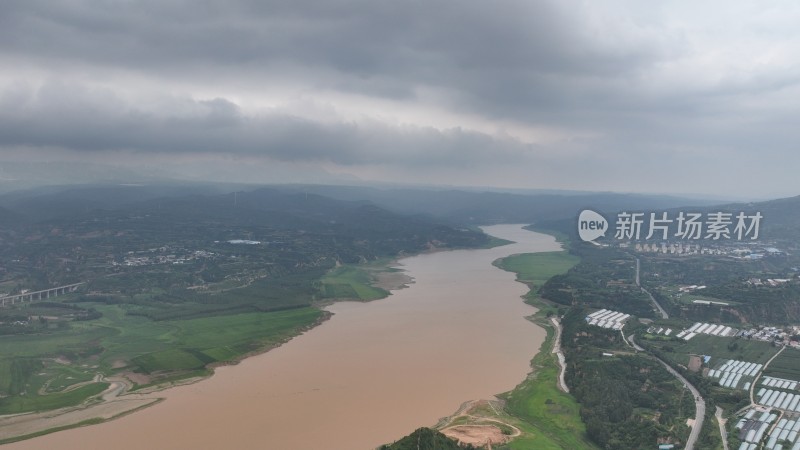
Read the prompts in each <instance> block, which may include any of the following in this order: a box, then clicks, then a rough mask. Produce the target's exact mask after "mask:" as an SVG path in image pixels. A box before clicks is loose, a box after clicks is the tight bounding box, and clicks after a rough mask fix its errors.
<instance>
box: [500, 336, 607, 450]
mask: <svg viewBox="0 0 800 450" xmlns="http://www.w3.org/2000/svg"><path fill="white" fill-rule="evenodd" d="M552 334H553V333H552V329H548V339H547V341H546V342H545V343H544V345H543V346H542V350H541V351H540V352H539V354H538V355H536V357H535V358H534V359H533V367H534V372H533V373H532V374H531V376H530V377H529V378H528V379H527V380H525V381H523V382H522V383H520V384H519V385H518V386H517V387H516V388H514V390H513V391H511V392H509V393H507V394H503V395H502V397H503V398H504V399H505V400H506V401H507V402H508V403H507V406H506V408H507V409H508V412H509V413H510V414H511V415H513V416H515V417H517V418H519V419H520V420H521V421H522V422H523V423H522V424H521V425H520V429H522V430H523V432H524V433H523V434H522V436H520V437H519V438H517V439H514V440H513V441H512V442H511V443H510V444H509V448H511V449H513V450H539V449H564V448H569V449H594V448H597V447H596V446H595V445H594V444H592V443H591V442H590V441H589V440H588V438H586V426H585V425H584V424H583V422H582V421H581V418H580V405H579V404H578V403H577V402H576V401H575V399H574V398H573V397H572V396H571V395H569V394H565V393H563V392H561V391H560V390H559V389H558V385H557V379H558V363H557V360H556V358H555V356H554V355H553V354H552V353H550V352H549V350H550V349H551V348H552Z"/></svg>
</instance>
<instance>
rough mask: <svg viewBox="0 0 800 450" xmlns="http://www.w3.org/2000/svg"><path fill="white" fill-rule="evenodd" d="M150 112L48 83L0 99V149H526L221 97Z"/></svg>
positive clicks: (443, 155) (399, 158)
mask: <svg viewBox="0 0 800 450" xmlns="http://www.w3.org/2000/svg"><path fill="white" fill-rule="evenodd" d="M158 105H159V106H158V108H157V111H148V110H143V109H140V108H139V107H137V105H135V104H129V103H127V102H126V101H125V100H124V99H122V98H121V97H120V96H118V95H115V93H114V92H112V91H108V90H92V89H87V88H84V87H82V86H79V85H71V84H63V83H48V84H46V85H44V86H43V87H41V88H40V89H37V90H33V89H24V88H19V87H18V88H17V89H14V90H9V91H7V92H4V93H2V94H0V147H3V146H5V147H14V146H32V147H61V148H67V149H70V150H75V151H81V152H97V151H107V150H134V151H139V152H142V153H147V152H157V153H165V154H170V153H172V154H176V155H177V154H185V153H219V154H230V155H246V156H263V157H268V158H272V159H276V160H282V161H330V162H334V163H338V164H343V165H349V164H397V165H401V166H414V165H430V164H433V165H447V166H465V165H467V166H468V165H471V164H476V163H482V162H486V161H489V160H491V161H495V162H496V161H503V160H520V159H523V158H524V152H526V151H527V150H529V149H530V148H531V146H529V145H525V144H522V143H519V142H517V141H514V140H512V139H507V140H503V139H499V138H496V137H492V136H489V135H486V134H482V133H477V132H472V131H468V130H462V129H459V128H453V129H446V130H439V129H436V128H432V127H419V126H390V125H386V124H383V123H380V122H368V123H355V122H342V121H338V122H330V123H323V122H319V121H312V120H308V119H305V118H302V117H298V116H294V115H291V114H288V113H285V112H281V111H272V112H268V113H262V114H257V115H250V116H244V115H242V114H241V111H240V108H239V107H238V106H237V105H236V104H234V103H232V102H230V101H228V100H226V99H222V98H215V99H211V100H199V101H198V100H192V99H188V98H174V97H170V98H164V99H160V101H159V103H158Z"/></svg>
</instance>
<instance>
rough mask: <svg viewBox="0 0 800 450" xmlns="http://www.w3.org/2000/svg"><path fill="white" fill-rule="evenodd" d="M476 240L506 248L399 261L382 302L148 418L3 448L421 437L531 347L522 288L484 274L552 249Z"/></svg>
mask: <svg viewBox="0 0 800 450" xmlns="http://www.w3.org/2000/svg"><path fill="white" fill-rule="evenodd" d="M485 231H486V232H487V233H489V234H492V235H494V236H497V237H501V238H504V239H508V240H513V241H515V242H516V243H515V244H511V245H506V246H502V247H497V248H493V249H484V250H456V251H445V252H437V253H430V254H424V255H419V256H414V257H410V258H406V259H403V260H401V261H400V266H399V267H401V268H403V269H404V270H405V271H406V273H407V274H408V275H410V276H411V277H413V278H414V283H413V284H412V285H411V286H410V287H408V288H406V289H402V290H398V291H395V292H394V293H393V295H391V296H390V297H388V298H386V299H384V300H378V301H374V302H370V303H354V302H342V303H337V304H335V305H333V306H330V307H329V308H328V309H329V310H330V311H331V312H333V313H334V316H333V317H332V318H331V319H330V320H328V321H327V322H325V323H323V324H322V325H321V326H319V327H317V328H314V329H313V330H311V331H309V332H306V333H304V334H303V335H301V336H298V337H296V338H295V339H293V340H292V341H290V342H289V343H287V344H285V345H283V346H281V347H279V348H276V349H274V350H271V351H269V352H267V353H264V354H262V355H258V356H254V357H251V358H248V359H246V360H245V361H243V362H242V363H240V364H238V365H236V366H229V367H221V368H218V369H217V371H216V374H215V375H214V376H213V377H211V378H210V379H207V380H204V381H202V382H199V383H195V384H192V385H188V386H182V387H177V388H173V389H169V390H167V391H164V392H162V393H160V394H159V395H161V396H163V397H165V398H166V401H164V402H162V403H160V404H158V405H156V406H153V407H150V408H147V409H145V410H143V411H140V412H136V413H133V414H130V415H127V416H125V417H122V418H120V419H117V420H113V421H110V422H107V423H103V424H100V425H94V426H89V427H83V428H77V429H72V430H67V431H62V432H58V433H54V434H50V435H46V436H43V437H40V438H36V439H32V440H29V441H24V442H19V443H16V444H11V445H8V446H4V447H3V448H4V449H6V448H7V449H75V450H87V449H114V450H124V449H131V450H133V449H136V450H141V449H146V450H155V449H278V450H292V449H300V450H314V449H326V450H330V449H342V450H354V449H356V450H357V449H365V450H366V449H373V448H375V447H376V446H378V445H380V444H383V443H390V442H392V441H394V440H396V439H398V438H400V437H402V436H404V435H406V434H408V433H410V432H412V431H413V430H414V429H416V428H418V427H421V426H431V425H434V424H435V423H436V422H437V420H438V419H439V418H441V417H444V416H447V415H449V414H452V413H453V412H455V410H456V409H458V407H459V406H460V405H461V403H463V402H464V401H467V400H473V399H487V398H492V397H493V395H494V394H498V393H501V392H504V391H507V390H509V389H512V388H513V387H514V386H515V385H516V384H518V383H519V382H520V381H522V380H523V379H524V378H525V375H526V374H527V373H528V372H529V363H530V360H531V358H532V357H533V356H534V355H535V354H536V352H537V351H538V349H539V347H540V345H541V344H542V341H543V340H544V330H542V329H541V328H539V327H538V326H536V325H534V324H532V323H531V322H529V321H528V320H526V319H525V317H526V316H528V315H530V314H532V313H534V312H535V309H534V308H532V307H530V306H528V305H525V304H524V303H523V302H522V300H521V299H520V296H521V295H523V294H524V293H525V292H526V287H525V286H524V285H522V284H520V283H517V282H515V281H514V274H512V273H509V272H504V271H502V270H500V269H498V268H496V267H494V266H492V261H494V260H495V259H497V258H501V257H504V256H507V255H511V254H514V253H530V252H542V251H553V250H559V249H560V245H559V244H557V243H556V241H555V240H554V239H553V238H552V237H551V236H547V235H544V234H539V233H533V232H529V231H525V230H523V229H522V228H521V226H519V225H496V226H490V227H486V228H485Z"/></svg>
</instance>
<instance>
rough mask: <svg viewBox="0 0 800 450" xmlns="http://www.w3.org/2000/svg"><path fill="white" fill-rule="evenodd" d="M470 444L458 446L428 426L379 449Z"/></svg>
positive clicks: (453, 449) (435, 449)
mask: <svg viewBox="0 0 800 450" xmlns="http://www.w3.org/2000/svg"><path fill="white" fill-rule="evenodd" d="M472 449H475V450H477V449H476V447H473V446H471V445H467V446H460V445H458V443H457V442H456V441H454V440H452V439H450V438H448V437H447V436H445V435H444V434H442V433H440V432H438V431H436V430H432V429H430V428H419V429H417V430H416V431H414V432H413V433H411V434H409V435H408V436H406V437H404V438H403V439H400V440H399V441H397V442H395V443H394V444H389V445H383V446H381V447H379V450H472Z"/></svg>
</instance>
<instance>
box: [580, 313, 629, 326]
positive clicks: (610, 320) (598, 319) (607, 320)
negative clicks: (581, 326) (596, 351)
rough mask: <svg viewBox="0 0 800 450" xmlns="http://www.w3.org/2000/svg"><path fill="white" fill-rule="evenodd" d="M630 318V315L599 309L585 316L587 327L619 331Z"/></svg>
mask: <svg viewBox="0 0 800 450" xmlns="http://www.w3.org/2000/svg"><path fill="white" fill-rule="evenodd" d="M630 317H631V315H630V314H625V313H621V312H618V311H612V310H609V309H601V310H599V311H595V312H593V313H591V314H589V315H588V316H586V322H588V323H589V325H595V326H598V327H600V328H610V329H612V330H621V329H622V327H624V326H625V322H626V321H627V320H628V319H629V318H630Z"/></svg>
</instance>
